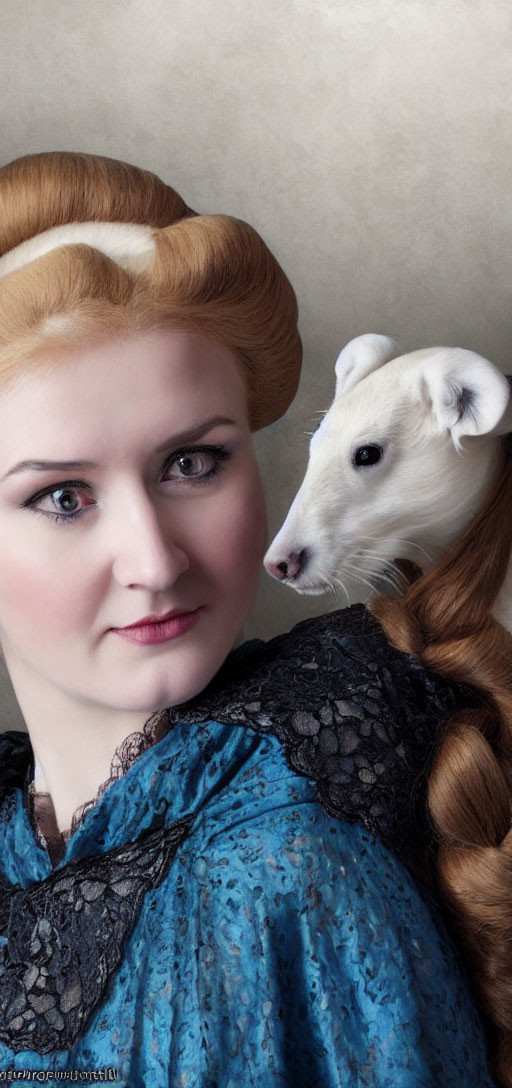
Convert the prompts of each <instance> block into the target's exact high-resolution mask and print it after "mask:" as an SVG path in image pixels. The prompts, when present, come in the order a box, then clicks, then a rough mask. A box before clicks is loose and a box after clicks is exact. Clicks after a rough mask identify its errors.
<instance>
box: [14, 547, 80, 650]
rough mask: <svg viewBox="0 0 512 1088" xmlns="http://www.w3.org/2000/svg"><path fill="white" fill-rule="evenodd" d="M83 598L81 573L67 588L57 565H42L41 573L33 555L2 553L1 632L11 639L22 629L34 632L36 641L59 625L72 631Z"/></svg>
mask: <svg viewBox="0 0 512 1088" xmlns="http://www.w3.org/2000/svg"><path fill="white" fill-rule="evenodd" d="M83 596H84V592H83V582H81V579H80V576H79V572H78V571H77V572H76V576H71V577H70V578H69V581H68V584H66V580H63V579H62V578H61V579H59V575H58V572H57V574H56V571H55V567H54V566H53V565H52V567H51V568H50V567H48V566H47V565H46V564H44V563H42V564H41V567H40V568H39V569H38V567H37V563H36V562H35V561H34V555H33V553H32V554H31V555H30V557H28V556H27V557H26V558H25V557H24V556H23V553H22V554H21V555H20V554H18V555H17V556H14V555H6V554H5V553H2V552H0V631H4V632H5V634H6V635H7V636H8V635H9V630H10V629H11V628H12V630H13V633H14V631H15V630H16V629H18V628H19V627H20V625H21V626H23V627H27V629H30V634H31V638H32V639H35V638H37V637H38V636H39V637H40V638H42V637H43V632H44V630H45V628H48V627H54V626H55V624H58V626H59V629H60V630H63V631H64V630H65V629H71V628H72V626H73V624H74V623H75V624H76V619H77V610H79V603H80V598H82V601H83Z"/></svg>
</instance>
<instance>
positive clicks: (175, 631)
mask: <svg viewBox="0 0 512 1088" xmlns="http://www.w3.org/2000/svg"><path fill="white" fill-rule="evenodd" d="M202 611H203V606H201V607H199V608H196V609H194V611H193V612H181V613H180V614H179V615H178V616H171V617H170V619H167V620H161V621H160V622H157V623H144V624H142V625H138V626H135V627H112V631H113V632H114V634H116V635H120V636H121V638H124V639H126V640H127V641H128V642H138V643H142V644H143V645H145V646H149V645H151V644H152V643H154V642H168V641H169V639H172V638H178V637H179V635H183V634H185V631H189V630H190V628H191V627H193V625H194V624H195V623H196V622H197V620H198V619H199V616H200V615H201V612H202Z"/></svg>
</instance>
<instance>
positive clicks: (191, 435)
mask: <svg viewBox="0 0 512 1088" xmlns="http://www.w3.org/2000/svg"><path fill="white" fill-rule="evenodd" d="M222 424H223V425H229V426H236V422H235V420H234V419H227V417H225V416H214V417H213V419H207V420H205V422H204V423H200V424H199V425H198V426H197V427H194V428H192V430H189V431H182V432H181V434H175V435H172V436H171V437H170V438H167V439H166V440H165V442H162V445H161V446H157V449H156V452H157V453H161V452H162V451H163V450H166V449H168V448H169V447H170V446H183V445H185V444H190V443H191V442H198V441H199V439H200V438H203V437H204V435H205V434H207V433H208V431H211V430H213V428H214V427H220V426H221V425H222ZM98 467H99V466H98V464H97V463H96V461H34V460H28V461H18V463H17V464H16V465H14V466H13V468H10V469H9V471H8V472H6V473H5V476H2V477H1V479H0V483H1V482H3V481H4V480H6V479H7V477H8V476H13V475H14V474H15V473H18V472H26V471H31V472H33V471H39V472H45V471H48V469H64V470H65V471H66V472H70V471H75V470H76V469H81V468H98Z"/></svg>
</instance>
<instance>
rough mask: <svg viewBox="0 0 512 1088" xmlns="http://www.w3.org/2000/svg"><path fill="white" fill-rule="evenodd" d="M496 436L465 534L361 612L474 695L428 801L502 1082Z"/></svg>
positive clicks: (505, 778) (507, 971)
mask: <svg viewBox="0 0 512 1088" xmlns="http://www.w3.org/2000/svg"><path fill="white" fill-rule="evenodd" d="M503 441H504V446H505V462H504V465H503V466H502V467H501V468H500V471H499V475H498V478H497V479H496V481H495V486H494V489H493V492H492V494H491V495H490V496H489V498H488V500H487V502H486V503H485V506H484V507H483V508H482V509H481V511H480V512H479V513H478V514H477V516H476V518H475V519H474V520H473V522H472V524H471V525H470V526H469V528H468V529H467V530H466V532H465V533H464V535H463V536H462V537H461V538H460V539H459V540H458V541H456V542H455V544H454V545H453V546H452V547H451V549H450V550H449V552H448V553H447V554H446V556H445V558H444V560H443V561H442V562H441V563H440V564H439V566H438V567H436V569H435V570H434V571H432V572H431V573H429V574H426V575H424V576H423V577H421V578H419V579H418V581H416V582H415V583H414V584H413V585H412V586H411V587H410V588H409V589H408V590H407V592H406V593H405V595H404V597H403V598H401V599H392V598H390V597H381V598H380V599H378V600H376V601H375V602H374V603H373V605H372V612H373V613H374V615H375V616H376V618H377V619H378V620H379V622H380V623H381V625H382V627H383V628H384V631H385V633H386V635H387V637H388V638H389V640H390V642H392V643H393V645H395V646H396V647H397V648H398V649H400V650H403V651H405V652H408V653H413V654H415V655H416V656H417V657H419V658H420V660H421V661H422V662H423V663H424V665H426V666H427V667H428V668H430V669H434V670H435V671H436V672H439V673H442V674H443V675H444V676H447V677H451V678H452V679H454V680H456V681H459V682H463V683H467V684H470V685H472V687H473V688H475V689H476V690H477V692H479V694H480V699H479V701H480V703H481V708H480V709H477V710H472V711H466V712H461V713H459V714H457V715H456V716H455V717H454V718H452V720H451V721H450V722H449V723H448V727H447V729H446V731H445V732H444V734H443V736H442V738H441V741H440V744H439V746H438V748H437V751H436V753H435V759H434V763H433V767H432V771H431V774H430V780H429V791H428V801H429V807H430V813H431V816H432V819H433V823H434V827H435V830H436V834H437V837H438V843H439V853H438V874H439V884H440V889H441V892H442V894H443V896H444V898H445V901H446V903H447V905H448V908H449V912H450V915H451V917H452V919H453V923H454V927H455V929H456V931H457V933H458V936H459V938H460V941H461V945H462V948H463V951H464V953H465V958H466V962H467V964H468V967H469V972H470V975H471V978H472V982H473V985H474V989H475V993H476V995H477V999H478V1000H479V1002H480V1005H481V1007H482V1010H483V1012H484V1013H485V1015H486V1018H487V1020H488V1029H489V1037H490V1049H491V1063H492V1071H493V1075H494V1077H495V1078H496V1080H497V1083H498V1084H500V1085H502V1086H503V1088H512V827H511V811H512V636H511V635H510V634H509V633H508V632H507V631H506V630H505V629H504V628H503V627H502V626H501V624H499V623H498V622H497V620H495V619H494V618H493V616H492V615H491V609H492V607H493V605H494V602H495V599H496V597H497V595H498V591H499V590H500V588H501V586H502V585H503V582H504V579H505V576H506V573H507V568H508V566H509V563H510V558H511V548H512V517H511V511H512V436H510V435H509V436H507V437H506V438H505V439H504V440H503ZM475 1088H476V1086H475Z"/></svg>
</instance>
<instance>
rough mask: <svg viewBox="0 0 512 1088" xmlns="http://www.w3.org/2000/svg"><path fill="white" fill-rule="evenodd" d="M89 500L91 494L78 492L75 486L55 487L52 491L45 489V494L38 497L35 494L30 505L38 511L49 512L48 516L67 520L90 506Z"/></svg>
mask: <svg viewBox="0 0 512 1088" xmlns="http://www.w3.org/2000/svg"><path fill="white" fill-rule="evenodd" d="M87 500H89V501H87ZM91 502H92V500H91V496H90V495H87V494H84V493H83V492H79V491H78V489H77V488H74V487H56V488H54V490H53V491H47V493H46V495H40V496H39V498H37V496H36V499H35V500H34V501H33V502H31V503H30V505H31V506H32V507H33V508H34V509H35V510H36V512H38V513H41V514H49V515H50V517H52V516H53V517H56V518H57V519H59V518H62V519H66V520H68V521H69V520H70V519H71V518H73V517H75V516H76V515H78V514H80V513H81V512H82V511H83V510H85V509H86V508H87V507H88V506H90V505H91ZM43 503H45V504H46V509H45V508H44V507H43V505H42V504H43Z"/></svg>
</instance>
